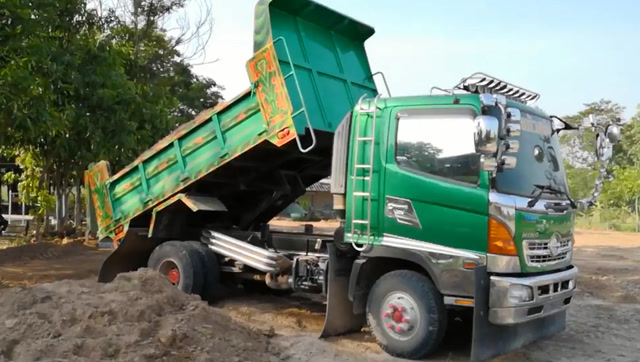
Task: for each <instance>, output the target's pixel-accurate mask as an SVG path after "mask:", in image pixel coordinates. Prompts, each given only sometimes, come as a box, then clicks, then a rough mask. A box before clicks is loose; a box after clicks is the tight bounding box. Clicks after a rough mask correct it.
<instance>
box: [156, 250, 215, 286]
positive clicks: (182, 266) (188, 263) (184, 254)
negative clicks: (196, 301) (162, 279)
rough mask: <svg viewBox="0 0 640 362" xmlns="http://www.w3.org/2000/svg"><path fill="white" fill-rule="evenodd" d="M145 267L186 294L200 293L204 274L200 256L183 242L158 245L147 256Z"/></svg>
mask: <svg viewBox="0 0 640 362" xmlns="http://www.w3.org/2000/svg"><path fill="white" fill-rule="evenodd" d="M147 266H148V267H149V269H153V270H156V271H158V272H160V274H162V275H164V276H166V277H167V278H168V279H169V281H170V282H171V283H172V284H173V285H175V286H177V287H178V289H180V290H182V291H183V292H185V293H187V294H200V293H201V292H202V286H203V282H204V280H203V279H204V278H203V274H204V273H203V265H202V261H201V258H200V255H199V253H198V251H197V250H196V249H195V248H192V247H189V245H187V244H186V243H184V242H180V241H167V242H165V243H162V244H160V245H158V246H157V247H156V248H155V249H154V250H153V252H152V253H151V256H149V261H148V263H147Z"/></svg>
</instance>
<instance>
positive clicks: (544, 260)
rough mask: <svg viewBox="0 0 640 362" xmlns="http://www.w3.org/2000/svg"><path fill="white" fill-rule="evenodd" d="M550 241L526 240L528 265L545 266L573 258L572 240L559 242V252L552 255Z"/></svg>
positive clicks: (565, 239) (525, 251)
mask: <svg viewBox="0 0 640 362" xmlns="http://www.w3.org/2000/svg"><path fill="white" fill-rule="evenodd" d="M550 243H551V241H550V240H525V241H524V254H525V258H526V260H527V264H528V265H535V266H544V265H549V264H554V263H558V262H562V261H564V260H566V259H567V258H569V257H570V256H571V249H572V245H571V238H570V237H569V238H564V239H560V240H558V247H557V251H556V252H555V255H554V253H552V250H551V249H550V248H549V244H550Z"/></svg>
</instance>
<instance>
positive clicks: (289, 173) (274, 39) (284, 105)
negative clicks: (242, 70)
mask: <svg viewBox="0 0 640 362" xmlns="http://www.w3.org/2000/svg"><path fill="white" fill-rule="evenodd" d="M373 33H374V30H373V29H372V28H371V27H369V26H367V25H365V24H362V23H360V22H358V21H356V20H353V19H351V18H349V17H346V16H344V15H341V14H339V13H337V12H335V11H333V10H331V9H329V8H326V7H325V6H322V5H320V4H317V3H315V2H313V1H308V0H260V1H259V2H258V3H257V5H256V9H255V29H254V56H253V57H252V58H251V59H250V60H249V61H248V62H247V65H246V68H247V73H248V75H249V80H250V83H251V86H250V87H249V88H248V89H247V90H246V91H244V92H243V93H241V94H240V95H239V96H237V97H236V98H234V99H233V100H231V101H229V102H227V103H224V104H221V105H219V106H217V107H216V108H214V109H209V110H206V111H204V112H202V113H201V114H200V115H198V116H197V117H196V118H195V119H194V120H192V121H191V122H189V123H186V124H184V125H182V126H180V127H179V128H178V129H176V130H175V131H173V132H172V133H171V134H169V135H168V136H167V137H165V138H164V139H162V140H160V141H159V142H158V143H156V144H155V145H154V146H153V147H151V148H150V149H149V150H147V151H146V152H144V153H143V154H141V155H140V157H138V158H137V159H136V160H135V161H134V162H132V163H131V164H130V165H129V166H127V167H126V168H124V169H123V170H121V171H119V172H117V173H116V174H115V175H113V176H112V175H111V173H110V170H109V164H108V162H106V161H101V162H98V163H96V164H93V165H92V166H91V167H90V168H89V170H88V171H87V174H86V182H87V183H88V186H89V187H88V189H89V191H90V203H89V204H90V209H92V210H91V213H92V214H93V215H92V217H91V220H92V224H93V228H94V229H97V230H98V234H99V237H100V238H101V239H102V238H106V237H110V238H111V239H113V240H114V241H117V240H120V239H121V238H122V237H124V234H125V233H126V232H127V230H128V229H129V228H130V227H136V228H149V226H150V225H157V227H172V226H171V225H173V226H175V225H177V224H179V223H180V222H182V221H180V220H161V219H156V211H158V210H161V209H162V208H163V207H165V206H166V207H171V205H173V202H174V201H176V200H182V201H183V203H181V204H184V205H187V206H188V207H189V208H191V209H192V210H194V211H196V210H201V211H205V213H206V212H220V211H221V213H220V216H219V217H218V218H216V220H217V221H218V222H224V223H225V224H226V225H227V226H232V227H235V228H239V229H243V230H250V229H255V228H256V227H257V225H259V224H260V223H263V222H267V221H268V220H270V219H271V218H272V217H274V216H275V215H277V214H278V213H279V212H280V211H281V210H283V209H284V208H285V207H286V206H287V205H289V204H290V203H291V202H293V201H294V200H295V199H296V198H297V197H299V196H300V195H301V194H303V193H304V191H305V188H306V187H307V186H309V185H311V184H313V183H315V182H317V181H318V180H320V179H322V178H323V177H326V176H328V175H329V174H330V165H331V157H330V154H331V150H332V140H333V139H332V137H333V132H334V131H335V129H336V127H337V126H338V124H339V122H340V121H341V120H342V118H343V117H344V116H345V114H346V113H347V112H348V111H349V110H350V109H351V108H352V107H353V106H354V105H355V104H356V102H357V101H358V99H359V98H360V97H361V96H362V95H368V96H374V95H375V94H377V93H378V92H377V90H376V86H375V83H374V80H373V77H372V73H371V69H370V66H369V62H368V59H367V55H366V52H365V48H364V42H365V41H366V40H367V39H368V38H369V37H370V36H371V35H373ZM248 205H249V206H250V207H248ZM154 210H155V211H154ZM94 213H95V214H94ZM200 214H201V213H200ZM93 216H95V217H93ZM205 220H208V219H207V218H203V219H198V217H190V219H189V220H188V221H189V222H191V223H196V224H198V223H204V222H205ZM183 221H184V220H183ZM163 225H164V226H163ZM167 225H169V226H167ZM194 226H195V225H194ZM199 226H202V225H199ZM149 234H151V232H149Z"/></svg>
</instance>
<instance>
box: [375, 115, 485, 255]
mask: <svg viewBox="0 0 640 362" xmlns="http://www.w3.org/2000/svg"><path fill="white" fill-rule="evenodd" d="M478 113H479V110H478V109H476V108H474V107H472V106H465V105H447V106H431V107H425V106H422V107H407V108H398V109H395V110H394V111H393V113H392V117H391V120H392V122H391V124H390V130H389V131H390V132H389V133H388V139H387V152H386V166H385V176H384V178H385V181H384V185H385V186H384V192H383V194H384V200H381V201H383V208H384V210H382V215H381V216H382V219H383V220H384V221H383V222H382V228H383V232H384V238H383V243H384V241H385V238H386V239H387V240H390V239H394V238H395V237H401V238H408V239H412V240H413V241H418V242H422V243H432V244H436V245H441V246H449V247H453V248H457V249H467V250H474V251H478V252H486V249H487V245H486V243H487V242H486V240H487V221H488V220H487V215H488V189H489V185H488V177H486V175H482V174H483V173H481V171H480V170H481V167H480V155H479V154H477V153H476V152H475V144H474V133H475V126H474V122H473V121H474V118H475V117H476V116H477V115H478ZM481 176H484V177H481ZM421 245H423V244H421Z"/></svg>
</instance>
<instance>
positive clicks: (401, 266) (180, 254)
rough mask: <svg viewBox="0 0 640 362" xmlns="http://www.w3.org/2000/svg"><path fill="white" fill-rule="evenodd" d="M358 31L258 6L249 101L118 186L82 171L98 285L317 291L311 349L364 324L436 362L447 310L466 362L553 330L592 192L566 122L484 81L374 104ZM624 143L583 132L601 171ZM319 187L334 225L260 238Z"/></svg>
mask: <svg viewBox="0 0 640 362" xmlns="http://www.w3.org/2000/svg"><path fill="white" fill-rule="evenodd" d="M373 34H374V30H373V29H372V28H371V27H369V26H367V25H365V24H362V23H360V22H358V21H356V20H354V19H352V18H349V17H347V16H344V15H341V14H339V13H337V12H335V11H333V10H331V9H329V8H327V7H325V6H322V5H319V4H317V3H315V2H312V1H308V0H260V1H258V3H257V6H256V9H255V34H254V56H253V57H252V58H251V59H250V60H249V61H248V62H247V67H246V68H247V72H248V75H249V79H250V83H251V86H250V88H249V89H247V90H246V91H245V92H243V93H242V94H240V95H239V96H238V97H236V98H235V99H233V100H231V101H229V102H228V103H225V104H221V105H219V106H218V107H216V108H215V109H212V110H206V111H204V112H202V113H201V114H200V115H199V116H198V117H196V118H195V119H194V120H193V121H191V122H189V123H187V124H184V125H182V126H181V127H179V128H178V129H176V130H175V131H174V132H173V133H171V134H169V135H168V136H167V137H166V138H164V139H162V140H160V141H159V142H158V143H157V144H156V145H154V146H153V147H152V148H151V149H149V150H148V151H146V152H144V153H143V154H142V155H140V157H138V159H136V160H135V161H134V162H133V163H131V164H130V165H129V166H128V167H126V168H125V169H123V170H121V171H119V172H117V173H116V174H114V175H112V174H111V172H110V170H109V164H108V162H105V161H101V162H98V163H95V164H92V165H91V166H90V168H89V169H88V170H87V172H86V186H87V189H88V190H89V198H88V199H89V202H88V207H89V214H90V215H91V217H90V220H91V224H92V228H93V229H94V230H95V231H96V232H97V234H98V236H99V238H100V240H101V241H103V242H104V241H110V242H113V244H114V246H115V250H114V251H113V253H112V254H111V255H110V256H109V257H108V258H107V259H106V261H105V262H104V264H103V266H102V268H101V270H100V275H99V281H101V282H109V281H111V280H113V279H114V278H115V276H116V275H117V274H118V273H121V272H127V271H133V270H137V269H138V268H140V267H149V268H153V269H156V270H158V271H159V272H160V273H163V274H165V275H166V276H167V277H168V278H169V280H170V281H171V282H172V283H174V284H175V285H177V287H178V288H180V289H181V290H183V291H184V292H186V293H194V294H200V295H201V296H202V297H203V298H206V299H215V298H217V297H218V295H219V291H220V287H221V285H222V284H223V283H226V282H229V281H231V282H234V283H235V282H238V283H244V282H245V281H254V282H255V281H257V282H259V283H261V285H262V286H266V287H268V288H271V289H274V290H282V291H293V292H303V293H318V294H323V295H325V296H326V300H327V306H326V319H325V325H324V329H323V331H322V334H321V336H322V337H327V336H335V335H341V334H346V333H351V332H357V331H360V330H361V329H362V328H363V326H365V325H366V324H367V323H368V325H369V326H370V328H371V331H372V333H373V334H374V335H375V337H376V338H377V340H378V341H379V343H380V345H381V346H382V348H383V349H384V350H385V351H387V352H388V353H389V354H391V355H394V356H400V357H405V358H410V359H419V358H424V357H426V356H428V355H430V354H431V353H433V352H434V351H435V350H436V349H437V348H438V346H439V344H440V342H441V340H442V338H443V336H444V334H445V332H446V330H447V321H448V316H451V315H453V314H456V315H460V316H465V315H466V316H468V317H469V318H471V319H472V320H473V324H472V325H473V337H472V348H471V359H472V360H478V359H485V358H490V357H492V356H496V355H499V354H502V353H504V352H506V351H509V350H512V349H515V348H519V347H520V346H522V345H525V344H527V343H530V342H532V341H534V340H537V339H540V338H545V337H548V336H550V335H552V334H554V333H557V332H559V331H561V330H563V329H564V328H565V325H566V309H567V308H568V306H569V305H570V302H571V299H572V297H573V293H574V289H575V287H576V276H577V273H578V269H577V268H576V267H575V266H574V265H572V249H573V244H574V237H573V232H574V217H575V212H576V210H577V209H579V208H583V207H588V206H589V205H590V204H592V203H593V201H594V199H595V197H597V195H598V194H599V192H600V187H601V186H602V177H601V178H600V179H599V180H598V183H597V185H596V188H595V191H594V194H593V197H592V198H589V199H587V200H578V201H574V200H572V199H571V198H570V196H569V194H568V191H567V181H566V177H565V170H564V168H563V160H562V155H561V151H560V148H559V140H558V137H559V136H558V134H559V133H560V132H562V131H567V130H571V129H575V127H572V126H570V125H569V124H567V123H566V122H564V121H562V120H561V119H560V118H558V117H554V116H548V115H546V114H544V113H542V112H541V111H540V110H539V109H536V108H533V107H532V106H531V103H532V102H535V101H536V100H537V99H538V98H539V95H538V94H536V93H534V92H532V91H529V90H527V89H525V88H522V87H518V86H515V85H512V84H510V83H508V82H505V81H501V80H499V79H497V78H494V77H491V76H488V75H486V74H483V73H476V74H473V75H472V76H470V77H466V78H464V79H463V80H462V81H461V82H460V83H459V84H457V85H455V86H454V87H452V88H448V89H442V88H434V89H432V91H431V94H428V95H419V96H411V97H391V96H390V95H389V96H388V97H387V96H385V97H383V96H381V92H379V91H378V89H377V87H376V83H375V82H374V76H376V75H379V74H380V73H372V71H371V69H370V66H369V61H368V59H367V55H366V52H365V48H364V42H365V41H366V40H367V39H368V38H369V37H371V36H372V35H373ZM383 78H384V76H382V78H381V79H383ZM384 83H385V84H386V81H385V82H384ZM386 92H387V93H388V89H387V90H386ZM585 126H588V127H591V128H594V125H593V124H586V125H585ZM619 132H620V131H619V128H618V126H617V125H615V124H609V125H607V126H605V127H604V128H602V127H600V128H598V131H597V132H596V135H597V145H598V148H597V149H598V151H597V152H598V158H599V159H600V160H603V161H604V162H603V167H602V170H601V171H603V172H602V173H601V176H604V173H605V171H606V169H605V168H606V160H608V159H609V158H610V156H611V147H612V144H613V143H615V142H616V141H617V139H618V137H619ZM326 177H330V180H331V192H332V194H333V200H334V209H335V210H336V211H337V212H339V214H340V215H342V220H343V221H342V223H341V225H340V227H339V228H337V230H335V231H334V232H331V233H322V232H319V231H318V230H313V228H312V227H306V228H305V230H304V232H291V231H286V230H275V229H274V228H270V227H269V221H270V220H272V218H273V217H275V216H276V215H278V213H279V212H281V211H282V210H283V209H285V208H286V207H287V206H288V205H290V204H291V203H292V202H294V201H295V200H296V199H297V198H298V197H300V196H301V195H303V194H304V192H305V189H306V188H307V187H308V186H309V185H311V184H313V183H315V182H317V181H319V180H321V179H323V178H326Z"/></svg>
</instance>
